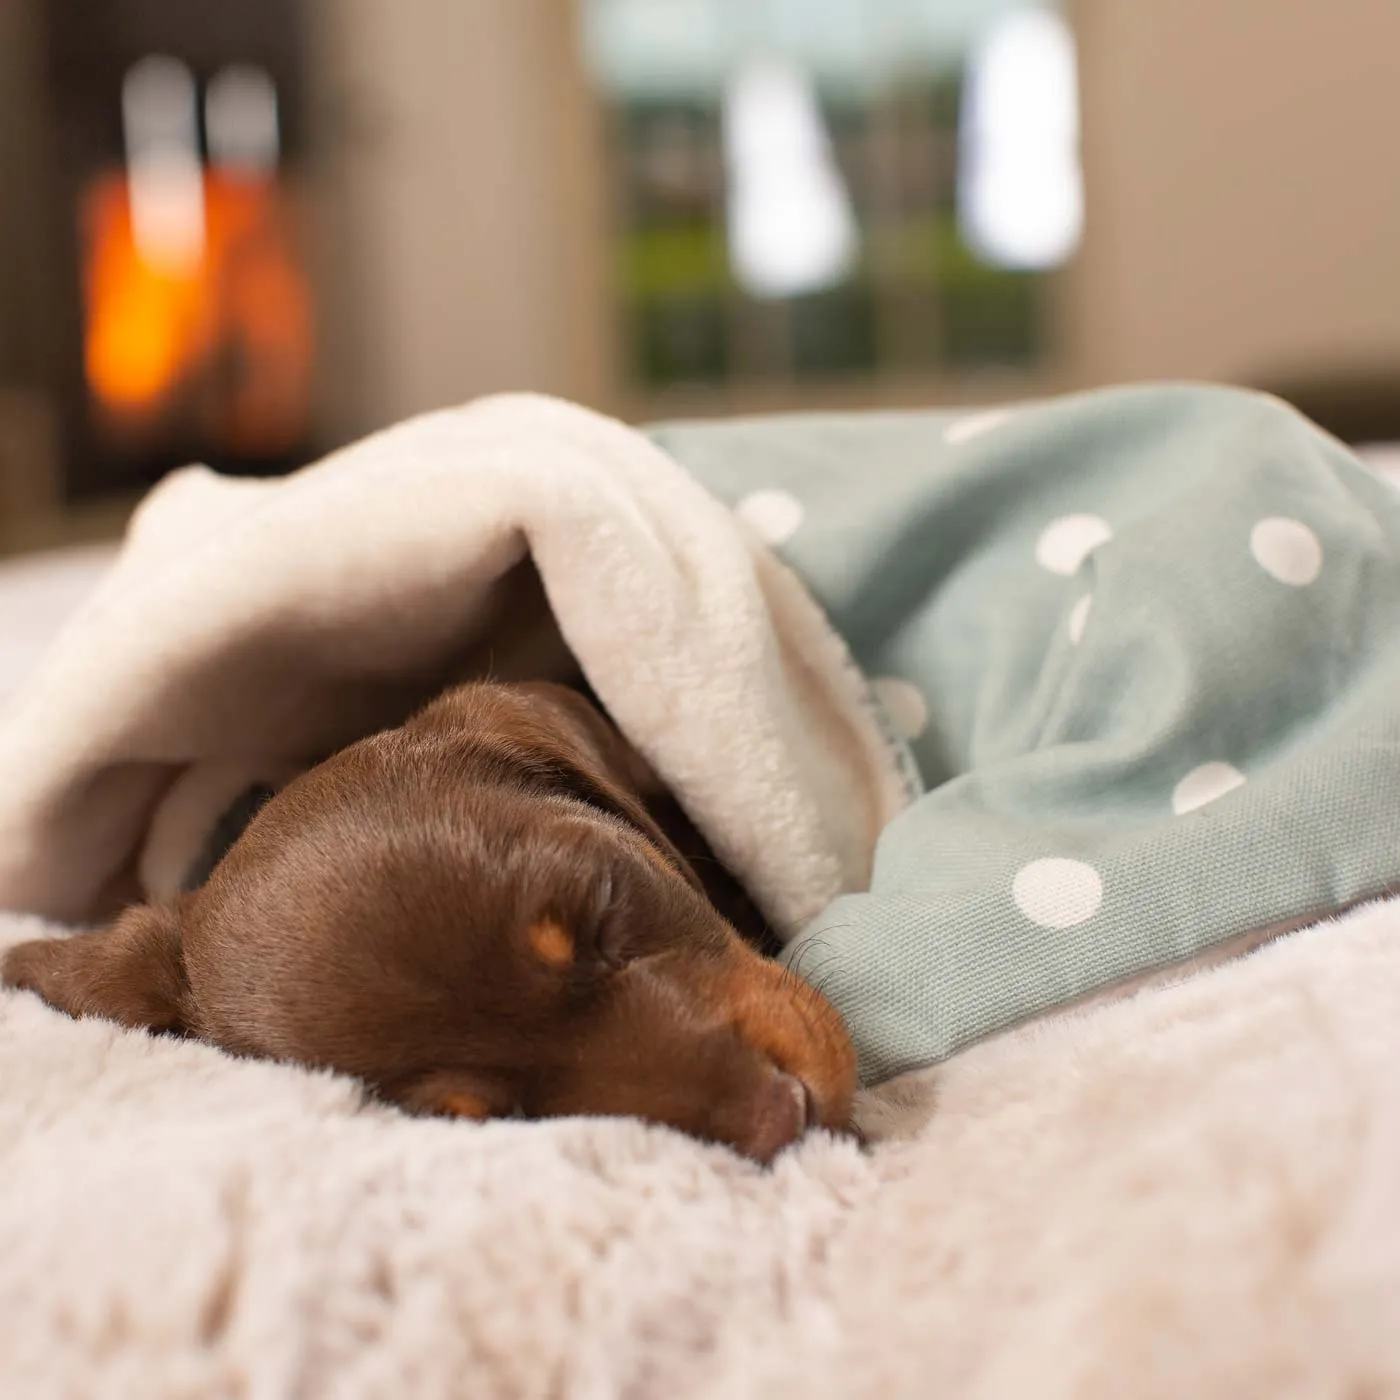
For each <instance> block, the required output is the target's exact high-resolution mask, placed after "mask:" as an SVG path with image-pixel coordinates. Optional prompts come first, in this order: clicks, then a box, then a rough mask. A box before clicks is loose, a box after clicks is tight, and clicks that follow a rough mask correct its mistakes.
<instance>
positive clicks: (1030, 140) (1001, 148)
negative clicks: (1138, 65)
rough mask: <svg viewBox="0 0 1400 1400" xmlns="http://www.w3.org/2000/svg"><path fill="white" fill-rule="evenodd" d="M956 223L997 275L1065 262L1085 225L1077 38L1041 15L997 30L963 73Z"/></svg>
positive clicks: (1028, 14)
mask: <svg viewBox="0 0 1400 1400" xmlns="http://www.w3.org/2000/svg"><path fill="white" fill-rule="evenodd" d="M961 129H962V142H961V151H960V153H959V160H960V165H959V174H958V221H959V225H960V227H961V229H962V234H963V237H964V238H965V239H966V241H967V243H968V246H969V247H971V248H972V249H973V251H974V252H976V253H977V254H978V255H979V256H980V257H982V258H983V259H984V260H985V261H987V262H989V263H993V264H996V265H997V266H1001V267H1009V268H1022V269H1038V268H1048V267H1054V266H1056V265H1058V264H1059V263H1062V262H1064V261H1065V259H1066V258H1068V257H1069V256H1070V254H1071V253H1073V252H1074V250H1075V248H1076V247H1077V246H1078V244H1079V238H1080V233H1081V230H1082V226H1083V221H1084V189H1083V175H1082V172H1081V169H1080V163H1079V94H1078V75H1077V71H1076V63H1075V53H1074V38H1073V36H1072V35H1071V33H1070V30H1069V26H1068V25H1067V24H1066V23H1065V21H1064V20H1063V19H1061V18H1060V17H1059V16H1058V15H1056V14H1053V13H1051V12H1049V11H1047V10H1036V9H1028V10H1022V11H1019V12H1017V13H1014V14H1011V15H1008V16H1007V17H1006V18H1005V19H1002V20H1000V21H998V22H997V23H996V24H994V25H993V26H992V28H991V30H990V31H989V33H988V34H987V37H986V39H985V40H984V41H983V43H982V44H981V45H980V46H979V48H978V49H977V51H976V52H975V53H974V55H973V57H972V61H971V63H970V65H969V67H968V74H967V82H966V86H965V89H964V99H963V112H962V123H961Z"/></svg>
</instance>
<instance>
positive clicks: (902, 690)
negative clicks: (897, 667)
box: [870, 676, 928, 739]
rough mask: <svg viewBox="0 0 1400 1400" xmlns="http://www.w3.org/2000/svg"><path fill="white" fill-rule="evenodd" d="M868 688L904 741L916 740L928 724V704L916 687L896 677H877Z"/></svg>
mask: <svg viewBox="0 0 1400 1400" xmlns="http://www.w3.org/2000/svg"><path fill="white" fill-rule="evenodd" d="M870 688H871V689H872V690H873V691H874V692H875V694H876V695H877V696H878V697H879V700H880V703H881V704H882V705H883V706H884V707H885V710H886V711H887V712H888V714H889V717H890V719H891V721H892V722H893V723H894V727H895V728H896V729H897V730H899V732H900V733H901V734H902V735H903V736H904V737H905V738H906V739H917V738H918V737H919V735H920V734H922V733H923V732H924V728H925V726H926V725H927V724H928V702H927V701H926V700H925V699H924V697H923V696H922V695H921V694H920V693H919V689H918V687H917V686H913V685H910V684H909V682H908V681H906V680H901V679H900V678H899V677H898V676H877V677H876V678H875V679H874V680H873V681H871V682H870Z"/></svg>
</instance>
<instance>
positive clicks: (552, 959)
mask: <svg viewBox="0 0 1400 1400" xmlns="http://www.w3.org/2000/svg"><path fill="white" fill-rule="evenodd" d="M530 946H531V947H532V948H533V949H534V950H535V955H536V956H537V957H538V958H539V959H540V961H541V962H546V963H548V964H549V965H550V966H551V967H564V966H565V965H567V964H568V963H571V962H573V960H574V938H573V935H572V934H571V933H570V932H569V930H568V929H566V928H565V927H564V925H563V924H561V923H559V921H558V920H557V919H541V920H540V921H539V922H538V923H534V924H531V925H530Z"/></svg>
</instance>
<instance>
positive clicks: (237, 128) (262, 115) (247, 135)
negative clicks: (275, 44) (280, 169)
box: [204, 64, 281, 175]
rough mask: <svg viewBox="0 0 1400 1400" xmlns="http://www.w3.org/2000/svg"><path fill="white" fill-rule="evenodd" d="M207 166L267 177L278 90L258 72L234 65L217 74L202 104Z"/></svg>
mask: <svg viewBox="0 0 1400 1400" xmlns="http://www.w3.org/2000/svg"><path fill="white" fill-rule="evenodd" d="M204 134H205V138H206V140H207V142H208V145H209V159H210V162H211V163H212V164H214V165H216V166H220V167H222V168H224V169H226V170H229V171H235V170H237V171H243V172H244V173H246V174H250V175H266V174H268V173H269V172H270V171H272V170H273V169H274V168H275V167H276V165H277V156H278V151H279V148H280V146H281V138H280V135H279V133H278V128H277V88H276V86H275V85H274V84H273V81H272V79H271V78H270V77H269V76H268V74H267V72H266V71H265V70H264V69H262V68H254V67H252V66H250V65H245V64H234V65H232V66H231V67H228V68H225V69H223V70H221V71H220V72H219V73H217V74H215V76H214V78H213V80H212V81H211V82H210V84H209V91H208V93H207V95H206V96H205V99H204Z"/></svg>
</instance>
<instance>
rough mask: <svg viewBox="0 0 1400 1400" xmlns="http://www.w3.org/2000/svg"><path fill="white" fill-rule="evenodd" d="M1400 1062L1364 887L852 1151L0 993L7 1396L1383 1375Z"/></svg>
mask: <svg viewBox="0 0 1400 1400" xmlns="http://www.w3.org/2000/svg"><path fill="white" fill-rule="evenodd" d="M32 931H33V926H32V925H28V926H26V925H23V924H21V923H19V922H12V923H10V924H8V925H6V926H5V927H4V932H3V935H2V936H0V937H3V941H11V940H13V939H17V938H19V937H20V936H23V935H24V934H26V933H31V932H32ZM1397 1064H1400V906H1397V905H1393V904H1392V905H1378V906H1372V907H1370V908H1367V909H1363V910H1361V911H1358V912H1356V913H1354V914H1352V915H1350V916H1348V917H1347V918H1345V919H1342V920H1340V921H1338V922H1336V923H1334V924H1329V925H1324V926H1321V927H1318V928H1315V929H1311V930H1307V931H1304V932H1302V933H1299V934H1295V935H1293V936H1291V937H1288V938H1286V939H1283V940H1281V941H1279V942H1278V943H1276V944H1274V945H1271V946H1270V947H1268V948H1266V949H1264V950H1262V951H1261V952H1258V953H1256V954H1254V955H1252V956H1251V957H1249V958H1246V959H1244V960H1242V961H1240V962H1237V963H1234V964H1231V965H1228V966H1225V967H1223V968H1219V969H1217V970H1215V971H1213V972H1209V973H1205V974H1202V975H1199V976H1196V977H1194V978H1192V979H1190V980H1189V981H1186V982H1183V983H1181V984H1179V985H1177V986H1174V987H1168V988H1165V989H1158V990H1155V991H1151V992H1146V993H1143V994H1141V995H1139V996H1137V997H1135V998H1133V999H1131V1000H1128V1001H1124V1002H1120V1003H1116V1004H1111V1005H1106V1006H1100V1007H1098V1008H1096V1009H1094V1010H1092V1011H1089V1012H1086V1013H1083V1014H1080V1015H1072V1016H1066V1017H1063V1018H1061V1019H1059V1020H1057V1021H1054V1022H1050V1023H1045V1024H1042V1025H1040V1026H1038V1027H1032V1028H1027V1029H1025V1030H1023V1031H1021V1032H1019V1033H1016V1034H1014V1035H1011V1036H1007V1037H1004V1038H1002V1039H1001V1040H999V1041H996V1042H992V1043H988V1044H985V1045H983V1046H982V1047H980V1048H978V1049H976V1050H974V1051H972V1052H970V1053H967V1054H965V1055H963V1056H962V1057H960V1058H958V1059H956V1060H954V1061H952V1062H950V1063H948V1064H947V1065H945V1066H944V1067H943V1068H942V1069H941V1070H940V1071H938V1072H937V1073H936V1074H934V1075H928V1076H925V1077H923V1078H922V1079H921V1080H919V1081H917V1082H912V1083H911V1082H905V1083H903V1084H896V1085H894V1086H891V1087H890V1088H889V1089H887V1090H886V1091H885V1093H884V1096H883V1099H882V1101H881V1102H879V1103H876V1104H871V1105H867V1109H868V1112H869V1116H870V1121H872V1122H878V1123H880V1124H881V1125H882V1126H883V1128H884V1129H885V1130H886V1131H890V1130H893V1131H894V1132H895V1136H894V1137H892V1138H889V1139H887V1140H886V1141H884V1142H883V1143H882V1144H881V1145H879V1146H878V1147H876V1148H874V1149H873V1150H871V1151H869V1152H862V1151H861V1150H859V1149H858V1148H856V1147H855V1146H853V1145H851V1144H849V1143H846V1142H837V1141H832V1140H830V1139H826V1138H822V1139H817V1140H813V1141H811V1142H809V1143H807V1144H806V1145H804V1146H802V1147H801V1148H799V1149H798V1150H796V1151H794V1152H792V1153H791V1154H790V1155H788V1156H786V1157H784V1158H782V1159H780V1160H779V1162H778V1164H777V1165H776V1167H775V1168H774V1169H773V1170H772V1171H770V1172H764V1171H761V1170H759V1169H758V1168H756V1167H753V1166H751V1165H748V1164H746V1163H744V1162H742V1161H739V1160H738V1159H736V1158H734V1157H731V1156H729V1155H728V1154H727V1153H725V1152H723V1151H721V1150H717V1149H710V1148H706V1147H703V1146H700V1145H698V1144H696V1143H693V1142H690V1141H687V1140H685V1139H683V1138H680V1137H677V1136H674V1135H672V1134H670V1133H668V1132H665V1131H663V1130H659V1129H650V1128H646V1127H642V1126H640V1125H638V1124H635V1123H628V1122H603V1121H593V1122H585V1121H567V1122H558V1123H552V1124H544V1125H532V1124H524V1123H496V1124H489V1125H486V1126H475V1125H470V1124H464V1123H445V1122H427V1121H411V1120H408V1119H406V1118H401V1117H399V1116H397V1115H396V1114H395V1113H392V1112H389V1111H387V1110H383V1109H380V1108H376V1107H366V1106H365V1105H363V1104H362V1103H361V1100H360V1096H359V1095H358V1093H357V1092H356V1090H355V1088H354V1087H353V1086H352V1085H350V1084H348V1083H346V1082H344V1081H340V1080H336V1079H332V1078H328V1077H324V1076H314V1075H310V1074H306V1073H303V1072H301V1071H298V1070H294V1069H286V1068H281V1067H277V1066H272V1065H267V1064H255V1063H240V1062H237V1061H234V1060H231V1059H228V1058H226V1057H225V1056H223V1055H221V1054H219V1053H218V1052H216V1051H213V1050H210V1049H207V1048H206V1047H204V1046H201V1045H197V1044H188V1043H178V1042H170V1041H161V1040H154V1039H148V1038H145V1037H143V1036H141V1035H136V1034H130V1033H125V1032H121V1031H118V1030H117V1029H115V1028H114V1027H111V1026H108V1025H104V1024H100V1023H96V1022H86V1023H74V1022H71V1021H67V1020H65V1019H63V1018H62V1017H60V1016H58V1015H56V1014H54V1013H53V1012H50V1011H49V1010H47V1009H46V1008H44V1007H43V1006H41V1005H40V1004H39V1003H38V1002H37V1001H36V1000H34V999H33V998H31V997H29V996H25V995H17V994H3V995H0V1181H3V1183H4V1186H3V1190H0V1261H3V1263H0V1393H3V1394H5V1395H6V1396H9V1395H15V1396H26V1397H45V1396H50V1395H52V1396H58V1395H64V1396H69V1395H72V1396H77V1395H99V1394H100V1395H103V1396H132V1397H138V1396H139V1397H141V1400H163V1398H164V1397H177V1396H179V1397H185V1396H204V1395H249V1396H284V1395H285V1396H291V1395H296V1396H306V1397H321V1396H325V1397H331V1396H334V1397H337V1398H339V1397H355V1396H366V1397H368V1396H385V1397H390V1396H393V1397H400V1396H404V1395H414V1396H441V1397H447V1396H463V1397H471V1398H472V1400H487V1398H488V1397H494V1396H503V1397H504V1396H512V1397H514V1396H541V1397H544V1396H564V1395H568V1396H614V1395H619V1396H638V1397H643V1396H663V1397H668V1400H669V1397H687V1396H702V1395H714V1396H726V1397H731V1396H732V1397H742V1396H782V1395H793V1396H802V1397H804V1400H810V1398H811V1397H821V1396H833V1397H835V1396H852V1395H871V1396H891V1397H896V1396H905V1395H908V1396H926V1395H957V1396H976V1397H997V1400H1000V1398H1001V1397H1006V1396H1015V1395H1036V1396H1084V1397H1097V1396H1104V1397H1121V1396H1124V1395H1132V1396H1140V1397H1157V1396H1161V1397H1163V1400H1166V1398H1167V1397H1170V1398H1171V1400H1179V1398H1180V1397H1181V1396H1186V1395H1189V1396H1193V1397H1202V1396H1222V1397H1225V1396H1228V1397H1231V1398H1232V1400H1240V1397H1250V1396H1260V1397H1265V1396H1267V1397H1271V1398H1273V1397H1291V1396H1300V1397H1301V1396H1308V1397H1312V1396H1324V1395H1326V1396H1331V1395H1336V1396H1355V1397H1361V1396H1366V1397H1378V1396H1382V1395H1389V1394H1397V1395H1400V1091H1397V1087H1396V1066H1397Z"/></svg>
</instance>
